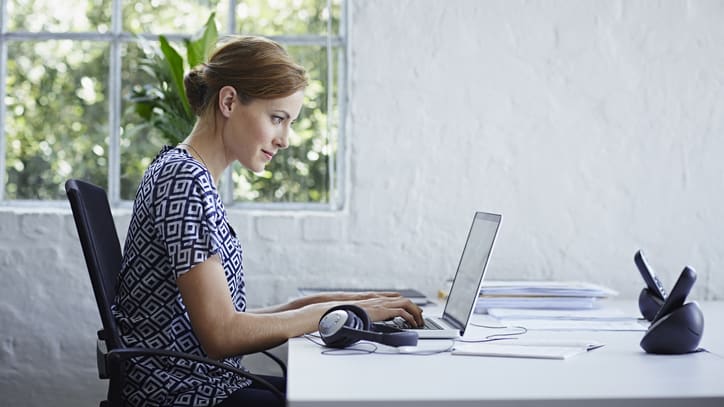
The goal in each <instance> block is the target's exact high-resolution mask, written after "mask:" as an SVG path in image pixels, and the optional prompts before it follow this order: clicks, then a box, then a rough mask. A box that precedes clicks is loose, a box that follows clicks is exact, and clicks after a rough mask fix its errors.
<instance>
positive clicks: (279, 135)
mask: <svg viewBox="0 0 724 407" xmlns="http://www.w3.org/2000/svg"><path fill="white" fill-rule="evenodd" d="M303 100H304V93H303V92H302V91H301V90H300V91H298V92H296V93H294V94H292V95H289V96H286V97H283V98H279V99H254V100H252V102H251V103H249V104H242V103H241V102H240V101H239V99H238V97H234V99H233V102H232V105H231V106H232V108H231V109H230V112H229V116H228V122H227V125H226V126H225V128H224V134H223V139H224V145H225V147H226V154H227V159H229V162H232V161H234V160H237V161H239V162H240V163H241V164H242V165H243V166H244V167H246V168H248V169H249V170H251V171H253V172H261V171H263V170H264V166H266V164H267V163H268V162H270V161H271V160H272V158H274V155H276V153H277V152H278V151H279V150H281V149H284V148H287V147H288V146H289V133H290V132H292V131H293V130H292V128H291V124H292V123H293V122H294V121H295V120H296V119H297V117H299V112H300V110H301V109H302V102H303Z"/></svg>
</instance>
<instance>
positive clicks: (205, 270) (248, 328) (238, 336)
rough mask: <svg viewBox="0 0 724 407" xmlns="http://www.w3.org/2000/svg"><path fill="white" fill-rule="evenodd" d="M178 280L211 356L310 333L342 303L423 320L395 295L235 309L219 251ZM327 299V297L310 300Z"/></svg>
mask: <svg viewBox="0 0 724 407" xmlns="http://www.w3.org/2000/svg"><path fill="white" fill-rule="evenodd" d="M177 281H178V286H179V290H180V291H181V297H182V299H183V301H184V304H185V305H186V309H187V311H188V313H189V318H190V319H191V325H192V326H193V329H194V333H195V334H196V336H197V337H198V338H199V341H200V342H201V346H202V347H203V348H204V351H206V353H207V354H208V355H209V357H211V358H213V359H223V358H225V357H229V356H233V355H238V354H245V353H254V352H258V351H261V350H265V349H269V348H271V347H274V346H277V345H279V344H281V343H283V342H284V341H286V340H287V339H289V338H293V337H295V336H299V335H302V334H305V333H309V332H314V331H316V330H317V327H318V323H319V319H320V318H321V317H322V315H324V313H325V312H326V311H327V310H328V309H329V308H331V307H333V306H335V305H339V304H342V303H354V304H356V305H359V306H360V307H362V308H363V309H364V310H365V311H366V312H367V313H368V314H369V316H370V318H371V319H372V320H373V321H379V320H382V319H389V318H393V317H396V316H401V317H403V318H405V319H406V320H407V321H409V322H410V323H411V324H413V325H416V324H420V323H421V322H422V310H421V309H420V307H418V306H417V305H415V304H413V303H412V301H410V300H409V299H406V298H404V297H400V296H399V295H398V296H375V297H371V298H363V299H356V300H355V299H347V300H333V301H328V302H309V303H307V304H304V303H299V304H297V305H300V306H299V307H297V308H294V309H292V308H290V309H283V307H280V308H279V310H277V311H276V312H270V313H253V312H237V311H236V309H235V308H234V304H233V303H232V301H231V294H230V292H229V287H228V285H227V282H226V277H225V276H224V269H223V266H222V265H221V262H220V260H219V258H218V256H212V257H210V258H209V259H207V260H206V261H205V262H203V263H200V264H197V265H196V266H194V267H193V268H192V269H191V270H189V271H188V272H186V273H184V274H182V275H181V276H179V277H178V280H177ZM327 298H331V297H316V298H315V299H314V300H319V301H321V300H323V299H327ZM335 298H345V297H344V296H342V297H335ZM346 298H352V297H346Z"/></svg>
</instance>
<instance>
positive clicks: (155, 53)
mask: <svg viewBox="0 0 724 407" xmlns="http://www.w3.org/2000/svg"><path fill="white" fill-rule="evenodd" d="M214 17H215V13H211V15H210V16H209V18H208V20H206V23H205V24H204V26H203V28H202V29H201V30H200V31H199V32H198V33H197V34H196V35H194V36H193V37H192V38H190V39H189V38H185V39H184V40H183V43H184V46H185V47H186V58H185V59H184V57H183V56H182V55H181V54H180V53H179V52H178V51H176V49H175V48H174V47H173V45H171V43H170V42H169V40H168V38H166V37H165V36H163V35H159V37H158V44H151V43H150V42H149V41H147V40H141V42H142V43H143V45H144V50H145V52H146V56H145V57H144V58H143V60H142V61H141V62H140V69H142V70H143V71H144V72H145V73H146V74H147V75H148V76H149V78H150V79H151V82H150V83H146V84H142V85H141V84H139V85H135V86H133V88H132V89H131V93H130V94H129V95H128V96H127V98H128V101H130V102H131V103H132V106H133V108H134V109H133V110H134V112H135V113H136V114H137V115H138V116H139V117H141V118H142V119H143V121H144V122H145V125H148V126H152V127H155V128H156V129H158V130H160V132H161V135H162V136H163V138H164V139H165V140H166V141H167V142H168V143H170V144H178V143H180V142H181V141H182V140H183V139H184V138H185V137H186V136H187V135H188V134H189V132H191V129H192V128H193V126H194V123H195V121H196V118H195V116H194V114H193V113H192V111H191V107H190V106H189V103H188V100H187V99H186V91H185V89H184V84H183V78H184V72H185V71H186V70H187V69H190V68H193V67H195V66H197V65H199V64H201V63H203V62H206V59H207V58H208V56H209V52H210V51H211V50H212V48H213V47H214V46H215V44H216V40H217V39H218V37H219V33H218V29H217V27H216V21H215V20H214Z"/></svg>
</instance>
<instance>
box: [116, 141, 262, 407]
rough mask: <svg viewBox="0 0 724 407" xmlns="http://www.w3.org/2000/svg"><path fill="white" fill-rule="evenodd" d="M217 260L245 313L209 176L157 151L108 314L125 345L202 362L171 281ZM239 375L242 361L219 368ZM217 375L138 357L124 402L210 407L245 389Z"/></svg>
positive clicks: (233, 248) (229, 232)
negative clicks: (171, 352) (232, 369)
mask: <svg viewBox="0 0 724 407" xmlns="http://www.w3.org/2000/svg"><path fill="white" fill-rule="evenodd" d="M214 254H218V255H219V257H220V258H221V261H222V263H223V266H224V272H225V274H226V280H227V282H228V284H229V289H230V292H231V296H232V300H233V302H234V304H235V307H236V309H237V310H238V311H244V310H245V309H246V297H245V292H244V272H243V268H242V264H241V245H240V244H239V241H238V239H237V238H236V234H235V233H234V230H233V229H232V228H231V226H230V225H229V223H228V221H227V216H226V210H225V209H224V205H223V203H222V201H221V198H220V197H219V194H218V191H217V190H216V187H215V185H214V182H213V179H212V177H211V174H210V173H209V171H208V170H207V169H206V168H205V167H204V166H203V165H201V163H199V162H198V161H196V160H195V159H194V158H193V157H191V156H190V155H189V154H188V152H186V151H185V150H181V149H178V148H172V147H169V146H165V147H163V149H162V150H161V152H160V153H159V154H158V155H157V156H156V158H154V160H153V162H152V163H151V165H150V166H149V167H148V169H147V170H146V173H145V174H144V175H143V179H142V181H141V184H140V186H139V188H138V191H137V193H136V198H135V201H134V205H133V215H132V217H131V222H130V226H129V228H128V236H127V237H126V244H125V248H124V251H123V264H122V266H121V274H120V281H119V287H118V294H117V296H116V301H115V305H114V307H113V313H114V316H115V318H116V321H117V322H118V324H119V326H120V330H121V340H122V341H123V343H124V344H125V345H126V346H129V347H130V346H133V347H142V348H155V349H168V350H174V351H180V352H186V353H191V354H194V355H200V356H207V355H206V353H205V352H204V350H203V349H202V348H201V344H200V343H199V339H198V338H197V337H196V335H195V334H194V332H193V330H192V329H191V322H190V320H189V316H188V314H187V312H186V307H185V306H184V303H183V301H182V299H181V294H180V292H179V289H178V286H177V285H176V279H177V278H178V277H179V276H180V275H181V274H184V273H186V272H187V271H189V270H190V269H191V268H192V267H193V266H194V265H196V264H198V263H202V262H203V261H204V260H206V259H208V258H209V257H210V256H212V255H214ZM224 362H225V363H228V364H229V365H231V366H234V367H237V368H242V366H241V357H234V358H228V359H226V360H225V361H224ZM249 384H250V382H249V381H248V380H247V379H242V378H239V377H238V376H236V375H233V374H231V373H229V372H227V371H225V370H223V369H218V368H214V367H212V366H208V365H205V364H201V363H196V362H190V361H187V360H181V359H176V358H161V357H159V358H139V359H137V360H136V361H135V363H133V364H132V366H130V368H129V370H128V375H127V379H126V383H125V385H124V387H123V397H124V399H125V400H126V402H127V404H129V405H132V406H167V405H174V406H202V405H203V406H209V405H214V404H217V403H219V402H221V401H222V400H223V399H224V398H226V397H227V396H228V394H229V393H232V392H233V391H235V390H238V389H240V388H242V387H245V386H248V385H249Z"/></svg>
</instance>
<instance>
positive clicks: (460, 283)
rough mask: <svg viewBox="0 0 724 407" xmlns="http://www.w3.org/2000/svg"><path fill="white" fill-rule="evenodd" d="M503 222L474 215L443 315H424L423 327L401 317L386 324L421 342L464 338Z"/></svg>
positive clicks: (492, 216)
mask: <svg viewBox="0 0 724 407" xmlns="http://www.w3.org/2000/svg"><path fill="white" fill-rule="evenodd" d="M502 219H503V216H502V215H499V214H495V213H487V212H475V216H473V223H472V225H471V226H470V231H469V232H468V238H467V240H466V241H465V247H464V248H463V253H462V255H461V256H460V263H458V269H457V271H456V272H455V278H454V279H453V282H452V285H451V286H450V293H449V294H448V297H447V301H446V302H445V309H444V310H443V313H442V315H441V316H436V317H435V316H433V317H430V316H425V315H424V314H423V317H424V319H425V327H424V328H409V327H405V326H404V325H405V324H406V322H405V321H404V319H402V318H397V319H395V320H393V321H385V322H384V324H385V325H388V326H389V325H391V326H397V327H398V328H403V329H405V330H410V331H414V332H417V335H418V338H420V339H431V338H435V339H449V338H457V337H460V336H463V335H464V334H465V329H466V328H467V326H468V323H469V322H470V316H471V315H472V314H473V310H474V309H475V303H476V302H477V299H478V294H479V292H480V286H481V285H482V282H483V275H484V274H485V269H486V268H487V267H488V261H489V260H490V255H491V253H492V252H493V245H494V243H495V239H496V237H497V236H498V229H499V228H500V223H501V221H502Z"/></svg>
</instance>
